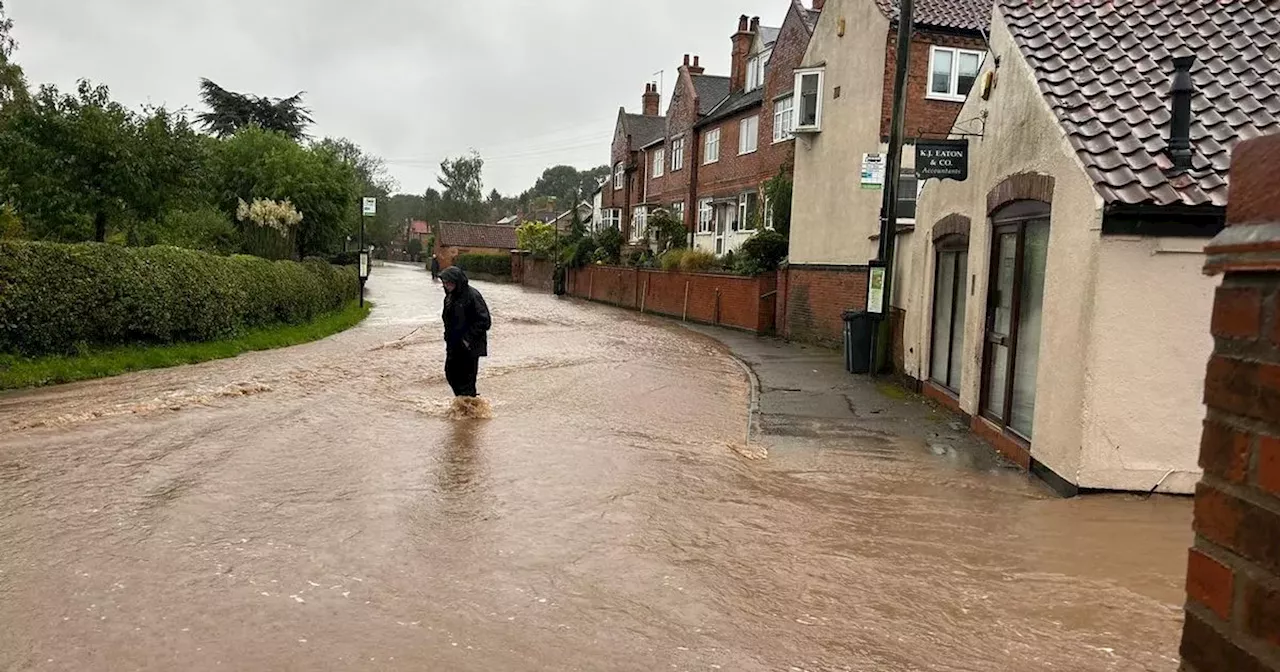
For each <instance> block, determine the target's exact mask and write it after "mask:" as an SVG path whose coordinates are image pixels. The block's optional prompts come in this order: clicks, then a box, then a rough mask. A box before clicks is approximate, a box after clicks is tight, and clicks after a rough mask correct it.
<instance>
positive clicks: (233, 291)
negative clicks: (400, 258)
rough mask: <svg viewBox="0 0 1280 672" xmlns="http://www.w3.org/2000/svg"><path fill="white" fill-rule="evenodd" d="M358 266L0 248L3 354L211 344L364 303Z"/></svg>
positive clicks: (45, 246)
mask: <svg viewBox="0 0 1280 672" xmlns="http://www.w3.org/2000/svg"><path fill="white" fill-rule="evenodd" d="M358 291H359V284H358V282H357V280H356V274H355V269H352V268H338V267H335V266H332V265H330V264H328V263H325V262H323V261H307V262H305V263H298V262H292V261H269V260H266V259H262V258H259V257H249V256H234V257H220V256H217V255H213V254H208V253H205V252H198V251H195V250H186V249H180V248H176V247H167V246H161V247H146V248H125V247H118V246H114V245H102V244H95V243H81V244H72V245H68V244H60V243H44V242H24V241H0V352H3V353H12V354H19V355H28V356H36V355H44V354H58V353H70V352H74V351H76V350H79V349H81V348H83V347H85V346H106V345H122V344H152V343H171V342H175V341H210V340H216V339H220V338H225V337H228V336H231V335H234V334H236V333H239V332H241V331H243V330H245V329H248V328H252V327H258V326H265V325H270V324H275V323H281V322H283V323H294V324H296V323H300V322H305V321H308V320H311V319H313V318H315V317H317V316H319V315H321V314H323V313H326V312H329V311H333V310H335V309H338V308H340V307H342V306H343V305H344V304H346V303H347V302H348V301H350V300H352V299H354V298H356V296H357V293H358Z"/></svg>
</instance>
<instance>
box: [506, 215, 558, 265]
mask: <svg viewBox="0 0 1280 672" xmlns="http://www.w3.org/2000/svg"><path fill="white" fill-rule="evenodd" d="M556 236H557V233H556V227H555V226H553V225H551V224H547V223H544V222H525V223H524V224H521V225H520V226H518V227H516V241H517V244H518V245H519V246H520V249H522V250H527V251H529V252H532V253H533V256H535V257H539V258H543V257H546V256H548V255H550V254H552V253H553V252H555V249H556Z"/></svg>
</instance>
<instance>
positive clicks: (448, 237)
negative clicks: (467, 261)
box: [435, 222, 518, 267]
mask: <svg viewBox="0 0 1280 672" xmlns="http://www.w3.org/2000/svg"><path fill="white" fill-rule="evenodd" d="M435 234H436V247H435V254H436V257H437V258H439V259H440V266H441V267H448V266H452V265H453V262H454V259H455V258H456V257H457V256H458V255H459V254H485V253H488V254H505V253H508V252H510V251H511V250H514V249H516V247H518V245H517V244H516V228H515V227H514V226H504V225H500V224H468V223H465V222H437V223H436V226H435Z"/></svg>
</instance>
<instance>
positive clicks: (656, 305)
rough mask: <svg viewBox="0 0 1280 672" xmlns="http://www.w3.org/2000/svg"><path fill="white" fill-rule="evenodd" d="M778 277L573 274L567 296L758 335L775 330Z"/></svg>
mask: <svg viewBox="0 0 1280 672" xmlns="http://www.w3.org/2000/svg"><path fill="white" fill-rule="evenodd" d="M776 289H777V276H776V275H775V274H773V273H768V274H765V275H760V276H757V277H754V278H747V277H742V276H736V275H716V274H710V273H676V272H669V271H659V270H651V269H642V268H623V267H618V266H587V267H584V268H580V269H575V270H571V271H570V272H569V276H568V280H567V288H566V290H567V293H568V294H569V295H570V296H576V297H579V298H583V299H588V300H590V301H599V302H602V303H609V304H613V305H615V306H621V307H623V308H631V309H634V310H641V311H643V312H647V313H657V314H659V315H667V316H669V317H675V318H679V319H685V320H689V321H692V322H701V323H703V324H714V325H718V326H723V327H732V328H735V329H742V330H745V331H751V332H755V333H757V334H766V333H772V332H773V330H774V312H775V305H774V304H775V301H776V299H777V293H776V291H775V290H776Z"/></svg>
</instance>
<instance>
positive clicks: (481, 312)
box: [440, 266, 493, 397]
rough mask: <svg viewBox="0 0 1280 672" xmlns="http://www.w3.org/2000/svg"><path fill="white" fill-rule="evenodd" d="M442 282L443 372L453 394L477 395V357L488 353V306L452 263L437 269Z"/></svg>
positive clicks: (478, 360)
mask: <svg viewBox="0 0 1280 672" xmlns="http://www.w3.org/2000/svg"><path fill="white" fill-rule="evenodd" d="M440 280H441V281H442V282H443V283H444V291H445V295H444V343H445V358H444V375H445V379H446V380H448V381H449V387H452V388H453V394H454V396H457V397H477V396H479V395H478V394H477V393H476V374H477V373H479V370H480V358H481V357H487V356H489V327H490V326H492V324H493V323H492V320H491V319H490V317H489V306H488V305H486V304H485V302H484V297H483V296H481V295H480V292H479V291H477V290H476V288H474V287H472V286H471V283H470V282H468V281H467V274H466V273H463V272H462V269H460V268H457V267H456V266H450V267H449V268H446V269H444V270H443V271H441V272H440Z"/></svg>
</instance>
